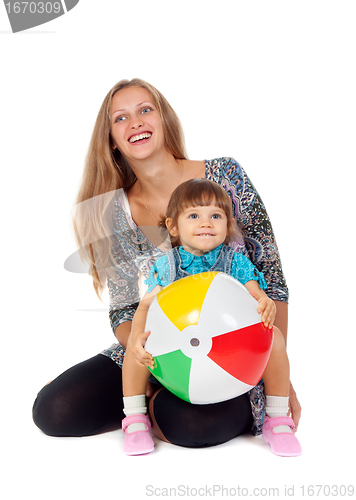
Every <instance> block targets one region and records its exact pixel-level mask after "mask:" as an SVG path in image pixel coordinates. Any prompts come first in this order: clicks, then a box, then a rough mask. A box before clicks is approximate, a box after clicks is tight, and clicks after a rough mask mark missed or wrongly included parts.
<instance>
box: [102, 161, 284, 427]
mask: <svg viewBox="0 0 356 500" xmlns="http://www.w3.org/2000/svg"><path fill="white" fill-rule="evenodd" d="M205 176H206V178H207V179H209V180H211V181H214V182H216V183H217V184H219V185H220V186H221V187H223V188H224V189H225V191H226V192H227V193H228V195H229V196H230V199H231V202H232V206H233V213H234V217H235V219H236V222H237V224H238V226H239V228H240V229H241V231H242V234H243V236H244V239H243V240H241V239H240V240H237V241H234V242H232V243H230V245H231V246H232V247H234V248H235V249H236V250H237V251H239V252H241V253H243V254H244V255H246V256H247V257H248V258H249V259H250V260H251V262H252V263H253V264H254V265H255V266H256V267H257V269H258V270H259V271H260V272H262V273H263V274H264V278H265V280H266V283H267V289H266V290H265V292H266V294H267V295H268V296H269V297H270V298H271V299H273V300H279V301H282V302H288V288H287V285H286V282H285V278H284V275H283V271H282V266H281V261H280V257H279V252H278V248H277V244H276V241H275V237H274V234H273V230H272V226H271V223H270V220H269V217H268V214H267V212H266V209H265V207H264V204H263V202H262V200H261V198H260V196H259V194H258V193H257V191H256V189H255V188H254V186H253V184H252V183H251V181H250V180H249V178H248V176H247V175H246V173H245V171H244V170H243V168H242V167H241V166H240V165H239V164H238V163H237V162H236V161H235V160H234V159H233V158H218V159H214V160H205ZM113 225H114V228H113V237H114V243H115V245H114V248H115V251H114V256H113V257H114V260H115V266H114V267H113V268H112V269H111V270H110V272H109V273H108V289H109V294H110V312H109V318H110V323H111V327H112V330H113V332H115V329H116V328H117V326H118V325H120V324H121V323H124V322H126V321H131V320H132V318H133V315H134V313H135V311H136V308H137V306H138V303H139V301H140V298H141V297H142V296H143V294H144V292H145V290H146V288H145V286H144V285H143V280H144V279H145V278H146V279H147V278H148V276H149V271H150V268H151V267H152V265H153V264H154V262H155V261H156V260H157V259H158V257H160V256H162V255H163V254H165V253H166V252H167V251H168V250H170V248H171V246H170V244H169V238H167V236H168V235H167V234H161V233H160V230H159V229H158V228H155V234H154V235H153V237H150V238H148V237H147V236H146V235H145V233H146V234H147V231H144V228H142V230H141V229H140V228H138V227H137V226H136V224H135V223H134V221H133V220H132V217H131V213H130V207H129V204H128V200H127V196H126V194H125V193H124V192H123V190H119V196H118V197H117V200H116V202H115V213H114V220H113ZM146 229H147V228H146ZM152 241H154V243H152ZM124 353H125V350H124V348H123V347H122V346H121V345H120V344H118V343H116V344H113V345H112V346H111V347H110V348H109V349H106V350H105V351H103V352H102V354H104V355H105V356H108V357H110V358H111V359H112V360H113V361H115V362H116V363H118V364H119V365H120V366H122V361H123V356H124ZM249 396H250V401H251V408H252V413H253V417H254V426H253V429H252V432H253V434H255V435H257V434H260V433H261V432H262V422H263V416H264V390H263V382H261V383H260V384H259V385H257V386H256V387H255V388H254V389H252V390H251V391H250V392H249Z"/></svg>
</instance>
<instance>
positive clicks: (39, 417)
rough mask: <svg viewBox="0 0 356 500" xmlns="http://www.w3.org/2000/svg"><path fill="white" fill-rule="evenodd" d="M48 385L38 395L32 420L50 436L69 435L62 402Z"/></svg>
mask: <svg viewBox="0 0 356 500" xmlns="http://www.w3.org/2000/svg"><path fill="white" fill-rule="evenodd" d="M48 388H49V386H48V385H46V386H45V387H44V388H43V389H42V390H41V391H40V392H39V393H38V395H37V398H36V400H35V402H34V405H33V408H32V418H33V421H34V423H35V424H36V425H37V427H38V428H39V429H40V430H41V431H42V432H44V433H45V434H47V435H48V436H58V437H59V436H64V435H68V434H67V432H68V430H67V429H66V428H65V427H66V426H65V425H63V424H64V420H63V411H61V408H60V406H61V405H60V401H59V400H58V398H56V396H55V395H54V394H52V393H51V391H48Z"/></svg>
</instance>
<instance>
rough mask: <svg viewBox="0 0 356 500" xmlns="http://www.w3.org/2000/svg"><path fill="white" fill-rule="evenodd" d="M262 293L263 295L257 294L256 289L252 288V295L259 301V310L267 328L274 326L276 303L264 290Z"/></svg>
mask: <svg viewBox="0 0 356 500" xmlns="http://www.w3.org/2000/svg"><path fill="white" fill-rule="evenodd" d="M262 293H263V295H262V297H261V295H260V294H257V293H256V292H255V290H250V294H251V295H252V297H253V298H254V299H256V300H257V301H258V308H257V312H258V314H262V316H261V321H262V323H263V324H264V325H265V327H266V328H272V327H273V324H274V319H275V317H276V310H277V309H276V305H275V303H274V302H273V300H272V299H270V298H269V297H267V295H266V294H265V293H264V292H262Z"/></svg>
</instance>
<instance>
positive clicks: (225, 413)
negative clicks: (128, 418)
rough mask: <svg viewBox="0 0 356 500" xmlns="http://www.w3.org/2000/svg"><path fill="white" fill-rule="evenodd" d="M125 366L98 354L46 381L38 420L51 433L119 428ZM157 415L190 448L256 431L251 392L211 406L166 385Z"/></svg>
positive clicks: (83, 433)
mask: <svg viewBox="0 0 356 500" xmlns="http://www.w3.org/2000/svg"><path fill="white" fill-rule="evenodd" d="M122 408H123V403H122V371H121V368H120V367H119V366H118V365H117V364H116V363H115V362H114V361H112V360H111V359H110V358H108V357H106V356H103V355H102V354H98V355H97V356H94V357H93V358H90V359H88V360H87V361H83V362H82V363H79V364H78V365H75V366H73V367H72V368H70V369H69V370H67V371H65V372H64V373H62V375H60V376H59V377H58V378H56V379H55V380H53V382H51V383H50V384H48V385H46V386H45V387H44V388H43V389H42V390H41V391H40V392H39V393H38V395H37V398H36V401H35V403H34V405H33V420H34V422H35V424H36V425H37V426H38V427H39V428H40V429H41V430H42V431H43V432H44V433H45V434H48V435H50V436H91V435H95V434H100V433H102V432H107V431H110V430H114V429H118V428H120V427H121V421H122V419H123V418H125V415H124V413H123V411H122ZM154 416H155V419H156V421H157V424H158V426H159V428H160V429H161V431H162V433H163V434H164V436H165V437H166V439H167V440H168V441H169V442H170V443H173V444H176V445H180V446H186V447H189V448H199V447H205V446H213V445H217V444H220V443H224V442H226V441H229V440H230V439H232V438H234V437H236V436H239V435H240V434H244V433H246V432H249V431H250V430H251V426H252V413H251V406H250V402H249V398H248V396H247V395H246V394H244V395H242V396H240V397H238V398H234V399H230V400H229V401H224V402H222V403H216V404H210V405H193V404H190V403H187V402H185V401H183V400H182V399H179V398H177V397H176V396H174V395H173V394H172V393H170V392H169V391H168V390H167V389H162V390H161V391H160V392H159V393H158V394H157V396H156V398H155V400H154Z"/></svg>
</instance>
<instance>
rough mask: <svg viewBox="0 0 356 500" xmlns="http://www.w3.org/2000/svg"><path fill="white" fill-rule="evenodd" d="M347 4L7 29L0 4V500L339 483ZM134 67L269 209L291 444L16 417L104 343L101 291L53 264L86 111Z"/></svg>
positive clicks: (80, 14) (238, 8)
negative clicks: (296, 407)
mask: <svg viewBox="0 0 356 500" xmlns="http://www.w3.org/2000/svg"><path fill="white" fill-rule="evenodd" d="M355 17H356V7H355V4H354V2H352V1H341V2H336V1H334V2H333V1H314V0H309V1H304V0H302V1H299V2H289V1H285V0H284V1H274V0H271V1H268V2H266V1H261V0H255V1H254V2H243V1H239V0H235V1H228V0H220V1H219V2H212V1H209V0H207V1H198V0H197V1H195V0H192V1H186V0H181V1H180V2H179V3H172V2H167V1H161V0H152V1H151V2H143V1H142V0H136V1H135V2H128V1H126V2H122V1H116V0H110V1H109V0H103V1H98V0H97V1H94V0H81V1H80V3H79V4H78V5H77V6H76V7H75V8H74V9H73V10H72V11H70V12H69V13H68V14H66V15H64V16H63V17H60V18H58V19H56V20H54V21H52V22H51V23H48V24H45V25H42V26H39V27H37V28H34V29H32V30H29V31H25V32H20V33H17V34H12V33H11V31H10V26H9V22H8V19H7V17H6V11H5V9H4V8H2V7H0V44H1V75H2V76H1V80H0V86H1V92H0V127H1V129H0V132H1V152H0V155H1V156H0V158H1V172H2V183H1V186H2V189H1V217H2V219H1V220H2V222H1V226H2V245H1V259H2V266H1V278H2V300H1V305H2V315H1V317H2V323H1V327H2V328H1V330H2V335H1V338H2V340H1V342H2V344H3V347H2V363H1V365H0V366H1V396H2V398H1V399H2V408H3V409H2V411H1V431H2V439H1V442H2V445H1V449H2V451H3V456H4V462H5V469H4V468H3V473H4V480H2V481H1V488H4V491H6V494H5V496H4V497H3V498H6V499H7V500H8V499H18V498H25V497H26V496H30V495H31V497H32V495H36V498H37V499H41V500H42V499H47V498H50V499H51V500H52V499H57V498H58V499H63V498H67V499H70V500H71V499H74V498H86V499H90V500H91V499H94V498H98V496H99V495H101V498H115V499H116V498H121V497H123V496H124V495H125V497H126V496H127V495H128V494H130V493H131V492H132V497H133V498H146V497H149V496H151V493H152V492H153V489H154V488H155V493H156V496H164V493H167V495H166V496H169V495H168V493H170V496H174V488H175V489H176V496H178V495H179V496H202V493H203V492H204V491H206V492H207V495H209V491H210V495H211V496H212V495H213V494H214V496H216V497H219V496H222V494H223V496H228V494H229V495H230V496H237V494H238V492H239V491H240V496H246V492H247V491H248V493H247V494H248V496H258V494H257V493H258V492H254V491H253V488H255V487H260V488H265V490H260V496H268V495H267V494H268V493H269V494H270V496H273V492H272V493H271V492H269V491H268V489H269V488H276V490H275V491H274V496H277V495H276V491H277V490H278V492H279V496H284V495H285V488H286V487H287V489H288V492H287V493H288V494H289V496H293V495H294V496H296V497H298V496H301V495H302V492H303V490H302V486H303V485H304V486H305V488H307V487H308V485H325V488H324V489H323V490H322V491H321V493H320V494H319V497H323V496H328V490H327V487H326V486H327V485H338V486H340V485H349V484H352V483H353V478H354V474H351V470H352V471H353V472H354V469H353V467H352V468H351V462H352V459H349V458H348V457H349V453H350V451H351V450H353V449H354V446H355V440H354V425H353V416H354V412H355V404H354V397H353V393H352V387H353V359H354V352H353V349H354V342H353V336H354V334H355V330H356V329H355V320H354V307H353V306H352V304H353V299H354V281H355V273H354V258H353V256H354V244H355V237H354V232H353V229H354V228H353V226H354V224H353V222H354V221H353V215H354V204H353V197H354V194H353V192H354V186H353V181H354V178H355V175H354V169H355V166H356V162H355V159H356V153H355V128H356V127H355V116H356V99H355V88H356V76H355V47H356V34H355V29H354V26H355ZM133 77H139V78H143V79H146V80H147V81H149V82H151V83H152V84H153V85H154V86H156V87H157V88H158V89H160V90H161V92H162V93H163V94H164V95H165V96H166V98H167V99H168V100H169V101H170V103H171V104H172V106H173V107H174V108H175V110H176V111H177V113H178V115H179V117H180V118H181V121H182V124H183V127H184V130H185V135H186V143H187V149H188V153H189V157H190V158H191V159H203V158H214V157H219V156H232V157H234V158H236V160H237V161H239V162H240V163H241V165H242V166H243V167H244V168H245V169H246V171H247V173H248V175H249V176H250V178H251V180H252V182H253V183H254V184H255V186H256V188H257V189H258V191H259V193H260V194H261V197H262V199H263V200H264V202H265V204H266V206H267V210H268V212H269V215H270V217H271V219H272V223H273V227H274V231H275V234H276V237H277V242H278V245H279V249H280V252H281V255H282V261H283V266H284V271H285V274H286V278H287V282H288V285H289V288H290V327H289V340H288V351H289V356H290V360H291V373H292V375H291V377H292V381H293V383H294V385H295V388H296V390H297V393H298V395H299V398H300V401H301V404H302V406H303V416H302V420H301V423H300V429H299V431H298V436H299V439H300V441H301V444H302V446H303V455H302V457H300V458H295V459H281V458H278V457H275V456H274V455H272V453H271V452H270V451H269V449H268V446H267V445H265V444H264V442H263V441H262V439H261V438H252V437H243V438H238V439H235V440H233V441H232V442H230V443H226V444H225V445H221V446H218V447H214V448H209V449H205V450H189V449H184V448H179V447H174V446H170V445H167V444H165V443H158V444H157V447H156V450H155V452H154V453H153V454H151V455H149V456H147V457H141V458H137V457H136V458H133V457H126V456H125V455H124V454H123V452H122V435H121V432H120V431H115V432H112V433H108V434H105V435H102V436H96V437H90V438H81V439H72V438H64V439H56V438H49V437H47V436H44V435H43V434H42V433H41V432H40V431H39V430H38V429H37V428H36V427H35V426H34V424H33V423H32V420H31V408H32V403H33V400H34V399H35V397H36V393H37V391H38V390H39V389H40V388H41V387H42V385H43V384H45V383H46V382H47V381H49V380H51V379H52V378H54V377H55V376H57V375H58V374H59V373H60V372H61V371H63V370H65V369H66V368H68V367H70V366H71V365H73V364H75V363H77V362H79V361H82V360H84V359H86V358H88V357H90V356H92V355H94V354H96V353H97V352H99V351H100V350H102V349H103V348H105V347H108V346H109V345H110V344H111V343H112V342H113V341H114V337H113V334H112V332H111V330H110V327H109V322H108V314H107V311H108V303H107V301H106V302H105V301H104V303H100V302H99V301H98V299H97V298H96V295H95V293H94V291H93V289H92V287H91V282H90V279H89V278H88V277H87V276H85V275H80V274H70V273H68V272H66V271H65V270H64V267H63V263H64V261H65V259H66V258H67V256H68V255H69V254H70V253H72V252H73V251H74V250H75V246H74V241H73V239H72V237H71V233H70V211H71V208H72V204H73V201H74V198H75V194H76V190H77V188H78V185H79V183H80V177H81V172H82V167H83V162H84V158H85V154H86V151H87V147H88V143H89V139H90V135H91V131H92V128H93V125H94V121H95V118H96V115H97V112H98V110H99V107H100V105H101V102H102V100H103V98H104V96H105V95H106V93H107V92H108V90H109V89H110V88H111V87H112V86H113V85H114V84H115V83H116V82H117V81H118V80H120V79H122V78H133ZM149 485H152V487H151V486H149ZM214 485H215V486H216V488H215V490H213V489H212V488H213V486H214ZM179 486H181V488H180V489H179V490H178V487H179ZM223 487H224V488H225V490H221V489H220V490H219V488H223ZM238 487H240V488H241V489H240V490H238ZM164 488H173V489H172V490H171V491H169V490H164ZM209 488H211V489H210V490H209ZM242 488H245V490H242ZM293 488H294V489H293ZM247 489H248V490H247ZM310 491H311V490H309V492H310ZM340 491H341V490H340ZM305 496H307V490H306V489H305ZM329 496H330V495H329Z"/></svg>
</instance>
